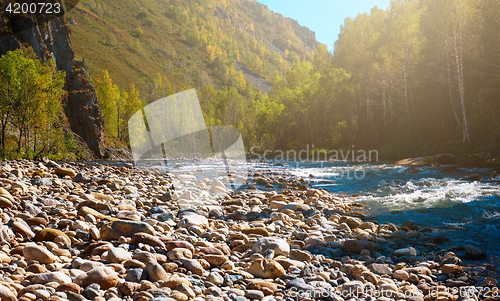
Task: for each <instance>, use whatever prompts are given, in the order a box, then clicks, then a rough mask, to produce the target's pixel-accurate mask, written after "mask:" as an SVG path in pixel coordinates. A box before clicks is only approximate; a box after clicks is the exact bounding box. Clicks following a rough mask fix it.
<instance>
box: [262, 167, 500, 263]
mask: <svg viewBox="0 0 500 301" xmlns="http://www.w3.org/2000/svg"><path fill="white" fill-rule="evenodd" d="M276 163H277V164H276ZM277 165H278V166H277ZM252 166H253V167H254V168H255V169H256V170H269V169H270V170H273V171H274V172H279V171H280V170H281V172H284V173H290V174H291V175H295V176H300V177H304V178H306V179H307V181H309V182H310V184H311V185H312V186H313V187H317V188H319V187H321V188H324V189H327V190H329V191H331V192H332V193H334V194H338V195H339V196H342V197H345V198H347V199H348V200H351V201H353V202H357V203H361V204H364V205H366V206H365V208H364V209H363V210H362V213H363V214H365V215H366V217H367V218H371V219H373V220H376V221H378V222H379V223H385V222H391V223H394V224H398V225H401V224H402V223H403V222H405V221H407V220H412V221H414V223H415V224H416V225H419V226H420V228H426V227H430V228H434V229H440V230H441V231H442V232H443V233H444V234H446V235H447V236H448V237H449V238H450V240H451V244H453V245H456V246H459V245H466V244H470V245H474V246H477V247H479V248H481V249H482V250H484V251H485V252H487V253H488V254H489V255H494V256H495V257H498V256H499V255H500V244H499V239H500V229H499V228H500V177H498V176H495V174H494V172H493V170H490V169H477V168H462V167H458V166H437V167H432V166H429V167H418V168H416V167H403V166H394V165H391V164H384V163H380V164H348V163H346V162H302V163H298V164H297V163H291V162H271V163H269V162H260V163H256V162H254V163H252Z"/></svg>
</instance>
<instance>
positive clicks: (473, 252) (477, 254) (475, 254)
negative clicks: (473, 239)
mask: <svg viewBox="0 0 500 301" xmlns="http://www.w3.org/2000/svg"><path fill="white" fill-rule="evenodd" d="M463 248H464V251H465V254H466V255H467V256H468V257H469V258H470V259H483V258H486V253H484V252H483V251H482V250H481V249H478V248H476V247H473V246H469V245H467V246H464V247H463Z"/></svg>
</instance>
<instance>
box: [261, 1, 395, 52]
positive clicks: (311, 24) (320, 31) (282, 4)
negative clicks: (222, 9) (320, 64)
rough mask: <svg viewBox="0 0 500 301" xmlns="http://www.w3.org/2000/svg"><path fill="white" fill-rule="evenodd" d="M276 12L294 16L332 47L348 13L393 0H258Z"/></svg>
mask: <svg viewBox="0 0 500 301" xmlns="http://www.w3.org/2000/svg"><path fill="white" fill-rule="evenodd" d="M257 1H258V2H260V3H262V4H265V5H267V6H268V7H269V9H270V10H272V11H274V12H275V13H279V14H282V15H283V16H285V17H288V18H292V19H295V20H297V21H298V22H299V24H300V25H302V26H306V27H308V28H309V29H310V30H312V31H314V32H316V39H317V40H318V41H319V42H320V43H323V44H325V45H326V46H328V49H329V50H330V51H331V50H333V44H334V43H335V41H336V40H337V38H338V35H339V32H340V25H343V24H344V19H345V18H347V17H352V18H354V17H356V16H357V15H358V13H365V12H367V13H369V12H370V10H371V9H372V8H373V7H374V6H377V7H378V8H382V9H386V8H387V7H389V3H390V0H347V1H345V0H344V1H340V0H257Z"/></svg>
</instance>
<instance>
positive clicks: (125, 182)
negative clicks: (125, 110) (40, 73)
mask: <svg viewBox="0 0 500 301" xmlns="http://www.w3.org/2000/svg"><path fill="white" fill-rule="evenodd" d="M0 178H1V182H2V185H1V187H0V207H1V208H2V213H1V214H0V218H1V219H2V223H3V225H2V227H1V231H0V240H1V247H0V261H1V266H0V298H1V300H16V299H17V300H26V301H28V300H66V299H67V300H120V299H127V300H134V301H146V300H151V299H154V300H235V301H244V300H312V299H324V300H357V299H366V300H393V299H406V300H425V301H445V300H453V301H457V300H474V299H477V298H480V299H487V300H494V299H495V298H496V297H498V294H499V292H498V291H497V290H496V288H495V287H496V285H497V282H496V280H495V279H494V278H495V276H494V275H495V274H494V273H493V272H494V270H495V266H493V265H491V264H490V263H487V260H488V259H486V261H485V259H484V258H485V257H486V254H484V253H483V252H482V251H481V250H479V249H477V248H474V247H471V246H455V247H452V246H448V245H447V244H446V243H447V237H446V236H445V235H443V234H442V233H440V232H439V231H436V230H433V229H429V228H425V229H421V228H420V227H419V226H418V225H414V223H413V222H412V221H407V222H405V223H404V224H403V225H394V224H391V223H386V224H378V223H377V222H376V221H368V220H366V219H364V218H363V216H362V215H361V214H360V213H359V209H360V205H357V204H354V203H349V202H347V201H345V200H344V199H341V198H339V197H337V196H335V195H332V194H330V193H329V192H328V191H326V190H323V189H312V188H310V187H308V186H307V185H306V181H304V180H303V179H300V178H294V177H289V176H284V175H271V174H259V173H257V174H254V175H252V177H251V178H250V179H249V185H248V186H247V187H246V189H245V190H242V191H239V192H230V191H228V190H227V189H226V187H224V185H223V184H222V183H221V182H219V181H216V180H208V179H207V180H204V181H199V182H197V183H192V182H193V181H195V180H194V178H193V177H190V176H186V177H177V179H175V178H173V177H171V176H169V175H167V174H162V173H159V172H155V171H153V170H151V171H149V170H146V169H138V168H134V167H133V166H132V164H126V165H125V166H110V165H103V164H99V163H61V164H57V163H55V162H51V161H48V160H46V161H45V162H33V161H10V162H7V161H4V162H2V165H1V166H0ZM174 180H178V182H176V183H180V184H176V185H177V187H176V190H175V191H173V190H171V188H172V183H173V181H174ZM183 184H186V185H183ZM188 184H189V185H188ZM187 187H195V188H194V189H191V190H187ZM205 192H210V193H212V195H211V196H207V195H209V194H208V193H205ZM192 205H194V206H192ZM474 259H482V260H483V261H482V263H483V264H482V265H481V264H479V265H478V264H475V265H473V266H470V265H469V266H465V263H466V260H467V262H471V261H470V260H474ZM483 268H484V270H483Z"/></svg>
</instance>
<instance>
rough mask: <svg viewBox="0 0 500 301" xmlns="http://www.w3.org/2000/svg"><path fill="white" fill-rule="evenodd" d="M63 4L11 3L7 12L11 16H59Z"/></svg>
mask: <svg viewBox="0 0 500 301" xmlns="http://www.w3.org/2000/svg"><path fill="white" fill-rule="evenodd" d="M61 10H62V8H61V3H43V2H42V3H14V4H12V3H9V5H8V6H7V8H6V9H5V11H6V12H8V13H10V14H59V13H60V12H61Z"/></svg>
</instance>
